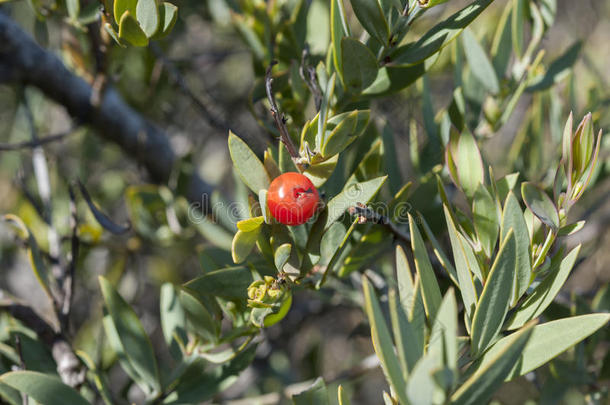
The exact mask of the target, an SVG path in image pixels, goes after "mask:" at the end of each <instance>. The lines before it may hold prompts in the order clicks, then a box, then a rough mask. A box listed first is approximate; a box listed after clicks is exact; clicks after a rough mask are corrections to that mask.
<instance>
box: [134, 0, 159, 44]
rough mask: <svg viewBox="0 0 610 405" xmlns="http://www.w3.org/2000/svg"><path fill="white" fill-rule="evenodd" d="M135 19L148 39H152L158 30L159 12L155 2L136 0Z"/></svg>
mask: <svg viewBox="0 0 610 405" xmlns="http://www.w3.org/2000/svg"><path fill="white" fill-rule="evenodd" d="M135 15H136V19H137V20H138V23H139V24H140V27H141V28H142V31H144V34H146V36H147V37H148V38H150V37H152V36H153V35H154V34H155V32H157V29H158V28H159V22H160V21H159V10H158V9H157V2H156V1H155V0H138V3H137V5H136V14H135Z"/></svg>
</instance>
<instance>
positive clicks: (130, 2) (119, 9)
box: [114, 0, 138, 24]
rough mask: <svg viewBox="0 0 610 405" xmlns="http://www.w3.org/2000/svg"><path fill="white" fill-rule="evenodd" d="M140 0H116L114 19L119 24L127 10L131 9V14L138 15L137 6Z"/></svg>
mask: <svg viewBox="0 0 610 405" xmlns="http://www.w3.org/2000/svg"><path fill="white" fill-rule="evenodd" d="M137 4H138V0H115V2H114V20H115V21H116V23H117V24H119V21H121V17H123V14H125V11H129V12H130V13H131V15H136V6H137Z"/></svg>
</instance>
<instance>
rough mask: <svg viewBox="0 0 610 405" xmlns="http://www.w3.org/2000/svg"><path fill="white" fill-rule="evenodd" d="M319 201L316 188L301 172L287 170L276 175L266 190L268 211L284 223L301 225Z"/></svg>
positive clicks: (312, 212) (310, 215)
mask: <svg viewBox="0 0 610 405" xmlns="http://www.w3.org/2000/svg"><path fill="white" fill-rule="evenodd" d="M319 202H320V195H319V194H318V190H316V187H315V186H314V185H313V183H312V182H311V180H309V179H308V178H307V177H305V176H303V175H302V174H301V173H295V172H288V173H284V174H282V175H280V176H278V177H276V178H275V179H274V180H273V181H272V182H271V185H270V186H269V190H268V191H267V206H268V207H269V212H270V213H271V215H272V216H273V218H275V219H276V220H277V221H278V222H280V223H282V224H284V225H301V224H304V223H305V222H307V221H308V220H309V219H310V218H311V217H312V216H313V214H315V212H316V209H317V208H318V203H319Z"/></svg>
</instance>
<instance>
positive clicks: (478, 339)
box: [471, 230, 517, 354]
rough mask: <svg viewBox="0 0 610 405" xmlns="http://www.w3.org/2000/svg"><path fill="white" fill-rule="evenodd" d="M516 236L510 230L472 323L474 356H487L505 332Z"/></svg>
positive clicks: (515, 252) (515, 257)
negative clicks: (491, 346)
mask: <svg viewBox="0 0 610 405" xmlns="http://www.w3.org/2000/svg"><path fill="white" fill-rule="evenodd" d="M516 255H517V245H516V241H515V234H514V233H513V231H512V230H509V231H508V233H507V235H506V237H505V238H504V241H503V242H502V245H501V246H500V250H499V251H498V255H497V256H496V260H495V262H494V264H493V266H492V268H491V271H490V272H489V277H488V278H487V281H486V282H485V287H484V288H483V292H482V293H481V298H480V299H479V302H478V303H477V307H476V310H475V312H474V317H473V320H472V333H471V337H472V352H473V354H480V353H483V352H484V351H485V350H486V349H487V347H489V345H490V344H491V343H492V342H493V340H494V339H495V337H496V335H497V334H498V332H500V329H501V328H502V323H503V322H504V318H505V317H506V313H507V312H508V307H509V305H510V300H511V293H512V285H513V280H514V274H515V262H516V259H517V256H516Z"/></svg>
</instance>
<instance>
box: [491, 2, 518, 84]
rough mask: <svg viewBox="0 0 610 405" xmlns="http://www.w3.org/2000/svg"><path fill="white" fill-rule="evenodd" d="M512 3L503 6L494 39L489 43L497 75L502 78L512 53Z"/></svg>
mask: <svg viewBox="0 0 610 405" xmlns="http://www.w3.org/2000/svg"><path fill="white" fill-rule="evenodd" d="M511 10H512V4H510V3H509V4H507V5H506V6H505V7H504V11H503V12H502V16H501V17H500V20H499V21H498V25H497V28H496V32H495V34H494V39H493V42H492V44H491V55H492V60H493V65H494V69H495V71H496V75H497V77H500V78H503V77H504V75H505V74H506V69H507V68H508V63H509V62H510V57H511V55H512V49H513V47H512V35H511V24H510V23H509V22H510V17H511Z"/></svg>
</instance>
